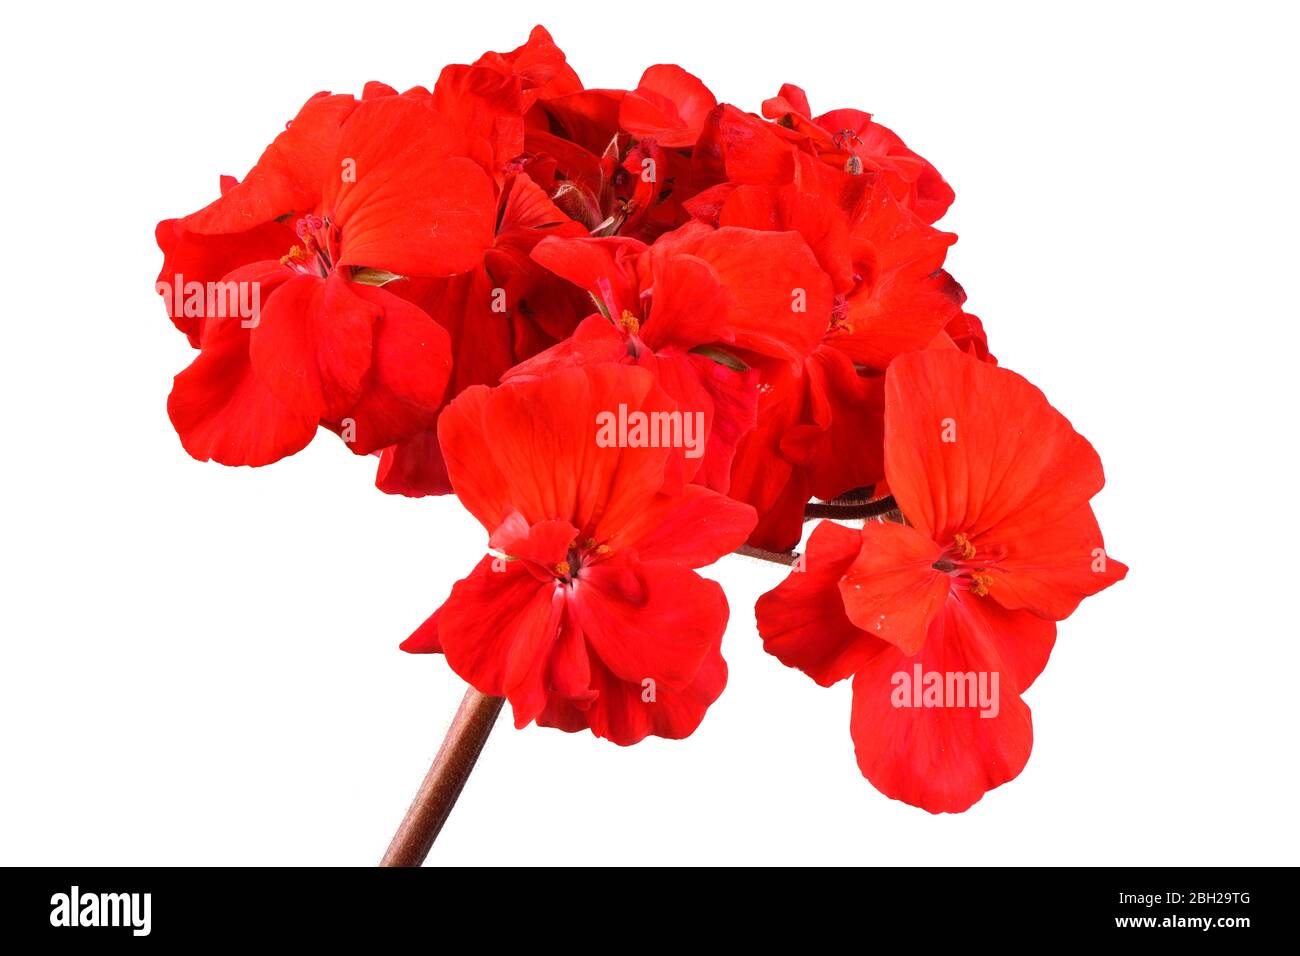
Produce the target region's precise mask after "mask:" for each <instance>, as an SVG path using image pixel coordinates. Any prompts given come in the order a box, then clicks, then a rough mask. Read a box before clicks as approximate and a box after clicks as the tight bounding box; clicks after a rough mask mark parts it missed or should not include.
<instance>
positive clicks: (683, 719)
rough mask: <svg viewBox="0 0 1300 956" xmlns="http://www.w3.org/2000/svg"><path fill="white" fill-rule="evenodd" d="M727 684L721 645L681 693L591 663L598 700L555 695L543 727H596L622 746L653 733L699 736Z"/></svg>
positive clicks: (543, 715)
mask: <svg viewBox="0 0 1300 956" xmlns="http://www.w3.org/2000/svg"><path fill="white" fill-rule="evenodd" d="M726 685H727V665H726V662H725V661H724V660H723V659H722V654H721V653H720V651H719V649H718V647H716V646H715V647H714V648H712V649H711V650H710V651H709V654H708V655H707V656H706V657H705V659H704V663H703V664H702V665H700V669H699V671H698V673H696V675H695V678H694V680H692V681H691V683H690V685H689V686H687V687H686V688H685V689H684V690H682V691H679V692H674V691H670V690H665V689H664V688H657V687H650V686H646V685H645V684H633V683H628V682H627V681H622V680H619V679H618V678H617V677H615V676H614V675H613V674H612V673H610V671H609V669H608V668H606V667H605V666H604V665H603V664H601V663H600V661H599V660H598V659H597V660H593V661H592V662H591V687H592V689H593V691H594V692H595V694H596V696H595V698H594V699H592V700H591V701H590V702H582V703H576V702H574V701H569V700H565V699H563V698H561V697H556V696H552V697H551V699H550V700H549V701H548V703H547V707H546V709H545V710H544V711H543V712H542V713H541V714H540V715H539V716H538V718H537V723H538V724H540V725H542V726H544V727H556V728H558V729H560V730H563V731H566V732H568V733H574V732H576V731H579V730H585V729H588V728H590V730H591V732H592V733H593V734H595V735H596V736H597V737H603V738H605V739H606V740H610V741H612V742H614V743H616V744H618V745H619V746H621V747H627V746H630V745H632V744H635V743H637V742H639V741H641V740H644V739H645V738H646V737H647V736H650V735H654V736H656V737H667V738H669V739H671V740H680V739H681V738H683V737H689V736H690V735H691V734H692V733H694V732H695V729H696V728H697V727H698V726H699V725H700V721H701V720H703V719H704V714H705V712H706V711H707V710H708V708H709V705H710V704H712V703H713V702H714V701H715V700H717V699H718V697H719V695H721V693H722V691H723V688H724V687H726Z"/></svg>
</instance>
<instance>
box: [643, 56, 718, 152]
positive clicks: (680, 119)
mask: <svg viewBox="0 0 1300 956" xmlns="http://www.w3.org/2000/svg"><path fill="white" fill-rule="evenodd" d="M717 105H718V101H717V100H716V99H714V96H713V94H712V93H710V92H709V88H708V87H707V86H705V85H704V83H703V82H702V81H701V80H700V78H699V77H697V76H694V75H693V74H691V73H687V72H686V71H685V70H683V69H682V68H681V67H680V66H674V65H672V64H663V63H661V64H659V65H657V66H652V67H650V68H649V69H648V70H646V71H645V72H644V73H643V74H641V82H640V83H638V84H637V88H636V89H635V90H632V91H631V92H630V93H628V94H627V95H626V96H625V97H623V104H622V107H621V109H620V110H619V121H620V123H621V124H622V126H623V128H624V129H626V130H627V131H628V132H629V133H631V134H632V135H633V136H636V137H637V138H645V137H651V138H653V139H654V140H655V141H656V142H657V143H658V144H659V145H660V146H667V147H669V148H677V147H682V146H693V145H695V141H696V140H697V139H699V136H700V130H701V129H703V127H704V121H705V119H706V117H707V116H708V114H709V112H710V111H711V110H712V109H713V108H714V107H715V106H717Z"/></svg>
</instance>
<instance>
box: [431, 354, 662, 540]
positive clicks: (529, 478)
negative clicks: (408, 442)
mask: <svg viewBox="0 0 1300 956" xmlns="http://www.w3.org/2000/svg"><path fill="white" fill-rule="evenodd" d="M620 405H625V406H626V407H627V409H628V410H629V411H645V412H647V413H654V412H661V411H672V410H675V406H674V404H673V403H672V401H671V400H670V399H669V398H668V396H667V395H666V394H665V393H664V392H663V390H662V389H660V388H658V387H657V386H656V385H655V383H654V377H653V376H652V375H651V374H650V373H649V372H646V371H644V370H642V369H638V368H633V367H630V366H623V365H598V366H592V367H588V368H574V369H566V370H562V371H559V372H556V373H555V374H554V375H550V376H548V377H546V378H544V379H541V380H539V381H528V382H519V383H517V384H510V385H505V386H502V387H500V388H497V389H494V390H491V391H489V390H488V389H485V388H482V387H475V388H470V389H467V390H466V391H464V392H462V393H461V395H460V396H459V397H458V398H457V399H456V400H455V401H453V402H452V403H451V405H450V406H448V408H447V410H446V411H445V412H444V413H443V415H442V417H441V419H440V420H439V423H438V435H439V439H440V441H441V444H442V450H443V455H444V456H445V458H446V460H447V469H448V472H449V474H450V475H451V481H452V485H453V486H454V487H455V490H456V494H457V495H458V496H459V497H460V500H461V503H462V504H464V505H465V507H466V508H467V509H468V510H469V511H470V512H471V513H472V514H473V515H474V516H475V517H476V518H478V520H479V522H480V523H482V525H483V526H484V527H485V528H487V529H488V530H489V531H492V530H495V529H496V527H497V526H498V525H499V524H500V523H501V522H502V521H503V520H504V519H505V517H506V516H507V515H508V514H509V513H510V512H511V511H516V510H517V511H519V512H520V513H521V514H523V515H524V517H525V518H526V519H527V520H528V522H529V523H530V524H535V523H536V522H538V521H544V520H546V519H548V518H556V519H563V520H566V521H568V522H570V523H571V524H573V525H574V527H576V528H578V529H579V531H580V532H581V533H582V534H583V535H591V536H593V537H595V538H596V539H597V540H598V541H604V540H606V539H607V538H609V537H610V536H612V535H614V534H616V533H618V532H619V531H620V530H621V529H622V528H624V527H625V526H627V525H628V524H629V523H630V522H631V521H632V519H633V518H634V516H635V515H636V514H637V513H638V512H639V511H640V510H641V509H642V508H644V507H645V506H646V503H647V502H648V501H650V499H651V498H652V497H653V496H654V494H655V493H656V492H658V491H659V489H660V488H661V487H662V486H663V483H664V466H665V464H666V462H667V460H668V457H669V455H670V453H671V452H672V449H669V448H622V447H609V448H604V447H600V446H599V445H598V443H597V432H598V428H599V425H598V418H597V416H598V415H601V414H617V411H618V409H619V406H620ZM484 436H491V438H490V441H488V440H485V437H484Z"/></svg>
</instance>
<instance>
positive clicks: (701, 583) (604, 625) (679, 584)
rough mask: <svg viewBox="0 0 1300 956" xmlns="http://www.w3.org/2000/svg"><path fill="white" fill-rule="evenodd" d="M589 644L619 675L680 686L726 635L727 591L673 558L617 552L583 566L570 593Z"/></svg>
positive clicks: (675, 688)
mask: <svg viewBox="0 0 1300 956" xmlns="http://www.w3.org/2000/svg"><path fill="white" fill-rule="evenodd" d="M569 602H570V606H571V607H572V609H573V611H574V615H575V620H576V622H577V624H578V626H579V627H580V628H581V629H582V633H583V635H584V637H585V638H586V639H587V642H588V643H589V644H590V645H591V648H592V650H593V651H594V652H595V653H596V655H597V656H599V657H600V659H601V661H602V662H603V663H604V664H605V666H606V667H608V668H609V670H610V671H611V672H612V673H613V674H615V675H617V676H618V677H619V678H620V679H622V680H625V681H628V682H630V683H633V684H638V685H639V684H641V683H642V682H643V681H645V680H647V679H649V680H653V681H654V682H655V684H656V685H658V686H659V687H662V688H664V689H665V690H669V691H681V690H683V689H684V688H685V687H686V686H687V685H689V684H690V682H691V681H692V680H693V679H694V677H695V675H696V674H697V673H698V672H699V669H700V665H701V664H702V663H703V662H704V658H705V656H706V655H707V654H708V652H709V650H710V648H712V647H714V646H715V645H716V644H717V642H718V641H720V640H721V639H722V632H723V629H724V628H725V627H726V624H727V599H726V598H725V597H723V594H722V588H721V587H719V586H718V585H717V583H716V582H714V581H709V580H706V579H705V578H702V577H700V576H699V575H698V574H696V573H695V572H694V571H691V570H690V569H688V568H684V567H682V566H681V565H679V564H677V563H676V562H674V561H662V560H660V561H633V560H631V559H626V558H623V557H621V556H615V557H614V558H613V559H611V560H608V561H602V562H600V563H597V564H593V565H590V566H589V567H585V568H583V569H582V572H581V573H580V575H579V579H578V581H577V583H576V584H575V585H574V587H573V591H572V594H571V596H570V599H569Z"/></svg>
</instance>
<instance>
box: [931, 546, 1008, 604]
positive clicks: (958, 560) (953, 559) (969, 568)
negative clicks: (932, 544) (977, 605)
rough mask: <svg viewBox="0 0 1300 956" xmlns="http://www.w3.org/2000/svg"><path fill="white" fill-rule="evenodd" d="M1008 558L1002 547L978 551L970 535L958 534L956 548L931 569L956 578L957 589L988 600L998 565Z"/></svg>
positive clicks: (948, 550)
mask: <svg viewBox="0 0 1300 956" xmlns="http://www.w3.org/2000/svg"><path fill="white" fill-rule="evenodd" d="M1003 556H1004V549H1002V548H998V547H987V546H986V547H984V548H982V549H981V548H979V547H976V545H975V542H973V541H971V539H970V535H968V534H966V533H964V532H961V531H959V532H957V534H955V535H953V538H952V544H950V545H949V546H948V548H947V550H946V551H944V553H943V554H942V555H941V556H940V557H939V560H938V561H935V562H934V564H933V565H931V567H933V568H934V569H935V570H936V571H941V572H943V573H944V574H947V575H949V576H950V577H952V578H953V583H954V585H958V586H964V587H966V588H967V589H969V590H970V592H971V594H974V595H975V596H976V597H984V596H986V595H987V594H988V593H989V588H990V587H992V585H993V572H994V571H996V570H997V569H996V567H995V565H996V564H997V562H998V561H999V560H1000V559H1001V558H1002V557H1003Z"/></svg>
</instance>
